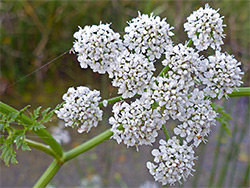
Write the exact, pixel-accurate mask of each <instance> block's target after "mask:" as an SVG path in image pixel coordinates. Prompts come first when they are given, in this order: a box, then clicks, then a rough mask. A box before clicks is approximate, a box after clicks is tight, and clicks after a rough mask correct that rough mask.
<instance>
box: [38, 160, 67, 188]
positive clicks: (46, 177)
mask: <svg viewBox="0 0 250 188" xmlns="http://www.w3.org/2000/svg"><path fill="white" fill-rule="evenodd" d="M61 166H62V163H60V162H58V161H57V160H53V161H52V163H51V164H50V166H49V167H48V168H47V170H46V171H45V172H44V174H43V175H42V176H41V177H40V179H39V180H38V181H37V182H36V184H35V185H34V188H43V187H45V186H46V185H48V183H49V182H50V181H51V179H52V178H53V177H54V176H55V175H56V173H57V172H58V170H59V169H60V168H61Z"/></svg>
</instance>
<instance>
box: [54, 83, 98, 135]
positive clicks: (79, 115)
mask: <svg viewBox="0 0 250 188" xmlns="http://www.w3.org/2000/svg"><path fill="white" fill-rule="evenodd" d="M63 100H64V101H65V103H64V104H63V107H62V108H60V109H59V110H57V111H55V113H56V114H57V117H58V118H59V119H63V120H64V121H65V122H66V123H65V126H66V127H67V126H71V127H74V126H77V127H79V128H78V132H79V133H82V132H89V131H90V129H91V128H92V127H96V126H97V125H98V121H101V120H102V114H103V112H102V110H101V109H100V108H99V107H98V104H99V101H100V100H101V97H100V92H99V91H97V90H94V91H91V90H90V89H89V88H87V87H83V86H80V87H77V88H76V89H75V88H73V87H71V88H69V89H68V92H67V93H65V94H64V95H63Z"/></svg>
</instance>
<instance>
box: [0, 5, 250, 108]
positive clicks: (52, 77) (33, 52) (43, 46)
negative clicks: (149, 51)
mask: <svg viewBox="0 0 250 188" xmlns="http://www.w3.org/2000/svg"><path fill="white" fill-rule="evenodd" d="M205 3H206V2H204V1H154V0H152V1H117V0H113V1H26V0H22V1H1V2H0V9H1V28H0V31H1V38H0V40H1V48H0V50H1V57H0V61H1V75H0V78H1V90H0V94H1V95H2V97H3V99H4V100H8V102H10V103H12V104H16V101H15V99H16V98H19V99H20V101H22V102H26V103H28V102H30V101H37V102H46V103H48V104H51V102H52V103H53V102H57V101H58V95H59V96H60V94H61V93H63V92H65V91H66V88H67V87H68V86H71V85H74V86H76V85H84V84H90V85H92V83H93V82H94V80H95V81H96V80H100V79H101V77H105V76H100V75H98V74H93V73H92V72H91V71H89V70H87V71H86V70H81V69H80V67H79V65H78V63H77V61H76V57H75V55H64V56H63V57H62V58H60V59H59V60H57V61H55V62H53V63H51V64H49V65H48V66H45V67H44V68H42V69H41V70H39V71H37V72H35V73H34V74H32V75H30V76H29V77H27V78H24V77H25V76H26V75H27V74H29V73H31V72H32V71H34V70H35V69H37V68H39V67H41V66H42V65H44V64H45V63H47V62H48V61H49V60H52V59H53V58H55V57H57V56H58V55H60V54H62V53H63V52H65V51H67V50H69V49H70V48H71V47H72V43H73V41H74V38H73V34H74V32H76V31H77V30H78V26H82V27H84V26H85V25H92V24H99V22H100V21H102V22H104V23H106V22H107V23H110V22H111V23H112V28H113V29H114V30H115V31H117V32H119V33H120V34H121V35H122V34H123V29H124V27H125V26H126V21H128V20H130V19H131V18H133V17H135V16H137V11H141V12H142V13H150V12H154V13H155V14H156V15H160V16H161V17H162V18H163V17H167V21H168V22H169V23H170V24H171V25H173V26H174V27H175V30H174V32H175V37H174V41H175V43H179V42H184V41H185V40H187V35H186V33H184V31H183V23H184V22H185V19H186V17H187V16H188V15H190V14H191V12H192V11H194V10H196V9H198V8H199V7H200V6H203V5H204V4H205ZM209 4H210V5H211V6H212V7H213V8H215V9H217V8H220V9H221V10H220V14H221V15H224V16H225V19H224V23H225V24H226V25H227V27H226V29H225V33H226V34H227V37H226V39H225V40H224V42H225V46H224V47H223V50H225V51H228V52H229V53H232V54H234V55H235V56H236V58H237V59H238V60H239V61H241V62H242V64H243V70H244V72H245V85H249V83H248V82H247V81H246V80H247V78H249V74H248V73H249V44H250V41H249V40H250V38H249V30H250V28H249V11H248V10H249V1H244V0H243V1H228V0H224V1H209ZM23 78H24V79H23ZM20 79H22V80H20ZM18 80H20V81H19V82H17V83H15V82H16V81H18ZM13 83H14V85H12V84H13ZM98 83H99V84H98ZM101 83H102V82H101V81H100V82H96V84H97V85H96V86H95V87H97V88H99V89H101ZM108 83H109V82H108ZM111 92H112V91H111ZM35 93H36V95H34V94H35ZM49 93H50V94H52V93H53V95H49ZM54 94H55V95H54ZM112 95H115V92H114V91H113V92H112ZM34 96H36V97H35V98H33V97H34ZM12 101H13V102H12Z"/></svg>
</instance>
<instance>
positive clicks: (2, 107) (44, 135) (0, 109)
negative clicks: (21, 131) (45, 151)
mask: <svg viewBox="0 0 250 188" xmlns="http://www.w3.org/2000/svg"><path fill="white" fill-rule="evenodd" d="M13 112H14V113H18V111H17V110H16V109H14V108H12V107H11V106H9V105H7V104H5V103H3V102H1V101H0V113H3V114H10V113H13ZM19 118H20V120H21V121H22V122H23V123H24V124H25V125H32V124H33V123H34V122H33V120H32V119H30V118H29V117H28V116H26V115H24V114H23V113H22V114H21V115H20V117H19ZM34 133H35V134H37V135H38V136H39V137H40V138H41V139H42V140H43V141H44V142H45V143H46V144H48V145H49V146H50V148H51V149H52V150H53V151H54V153H55V154H56V156H57V158H61V157H62V156H63V150H62V148H61V146H60V144H59V143H58V142H57V141H56V140H55V139H54V138H53V137H52V136H51V134H50V133H49V132H48V131H47V130H46V129H39V130H37V131H34Z"/></svg>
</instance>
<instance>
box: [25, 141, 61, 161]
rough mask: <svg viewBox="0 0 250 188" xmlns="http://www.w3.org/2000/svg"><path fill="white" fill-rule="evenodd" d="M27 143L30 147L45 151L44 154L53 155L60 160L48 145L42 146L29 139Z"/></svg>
mask: <svg viewBox="0 0 250 188" xmlns="http://www.w3.org/2000/svg"><path fill="white" fill-rule="evenodd" d="M25 142H26V143H27V144H28V146H30V147H32V148H36V149H38V150H41V151H43V152H45V153H47V154H49V155H51V156H52V157H54V158H57V159H58V160H59V158H58V157H57V155H56V154H55V152H54V151H53V150H52V149H51V148H50V147H48V146H47V145H45V144H42V143H40V142H36V141H34V140H30V139H27V138H26V139H25Z"/></svg>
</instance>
